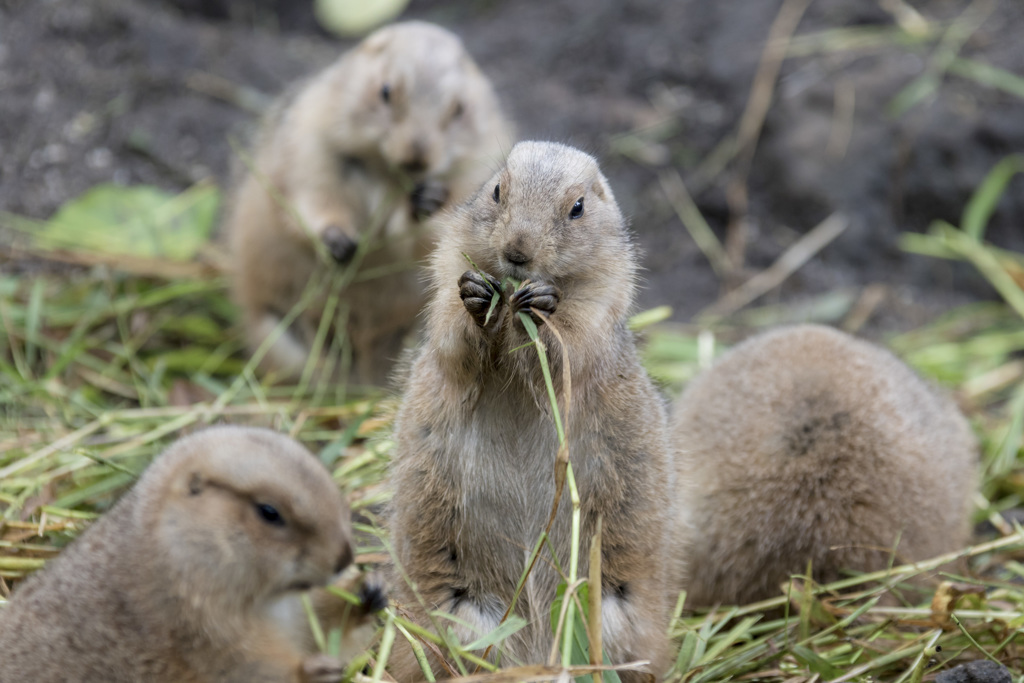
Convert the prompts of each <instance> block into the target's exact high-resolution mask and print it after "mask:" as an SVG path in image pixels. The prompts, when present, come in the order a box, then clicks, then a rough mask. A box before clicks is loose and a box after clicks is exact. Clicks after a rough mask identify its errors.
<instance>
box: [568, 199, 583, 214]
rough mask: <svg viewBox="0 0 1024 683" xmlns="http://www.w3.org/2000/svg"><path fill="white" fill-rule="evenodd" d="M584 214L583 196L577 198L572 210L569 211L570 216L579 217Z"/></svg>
mask: <svg viewBox="0 0 1024 683" xmlns="http://www.w3.org/2000/svg"><path fill="white" fill-rule="evenodd" d="M582 215H583V197H580V198H579V199H577V200H576V203H575V204H573V205H572V210H571V211H569V218H579V217H580V216H582Z"/></svg>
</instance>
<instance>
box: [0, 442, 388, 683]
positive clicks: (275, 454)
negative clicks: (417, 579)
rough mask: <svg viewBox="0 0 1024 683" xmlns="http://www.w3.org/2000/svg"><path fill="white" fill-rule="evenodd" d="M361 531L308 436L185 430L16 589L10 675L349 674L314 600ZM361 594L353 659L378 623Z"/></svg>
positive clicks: (2, 642)
mask: <svg viewBox="0 0 1024 683" xmlns="http://www.w3.org/2000/svg"><path fill="white" fill-rule="evenodd" d="M351 536H352V532H351V526H350V522H349V511H348V505H347V503H346V502H345V500H344V499H343V497H342V496H341V494H340V493H339V491H338V487H337V486H336V485H335V484H334V482H333V480H332V479H331V477H330V475H329V474H328V473H327V471H326V470H325V469H324V467H323V466H322V465H321V464H320V463H319V462H318V461H317V460H316V458H315V457H314V456H313V455H312V454H310V453H309V452H308V451H307V450H306V449H305V448H303V447H302V446H300V445H299V444H298V443H297V442H295V441H294V440H292V439H290V438H288V437H287V436H284V435H282V434H278V433H276V432H272V431H269V430H265V429H252V428H242V427H214V428H211V429H207V430H205V431H202V432H199V433H197V434H193V435H191V436H188V437H185V438H183V439H181V440H180V441H178V442H177V443H175V444H174V445H172V446H171V447H170V448H169V449H167V451H166V452H165V453H164V454H163V455H161V456H160V457H158V458H157V459H156V460H155V461H154V462H153V464H152V465H151V466H150V467H149V468H148V469H147V470H146V471H145V472H144V473H143V475H142V476H141V477H140V479H139V481H138V482H137V483H136V485H135V486H134V487H133V488H132V489H131V490H130V491H129V492H128V493H126V494H125V495H124V496H123V497H122V498H121V499H120V500H119V501H118V502H117V504H116V505H115V506H114V507H113V508H112V509H111V510H110V511H109V512H108V513H106V514H105V515H103V516H102V517H101V518H100V519H99V520H97V521H96V522H95V523H94V524H93V525H92V526H91V527H89V528H88V529H87V530H86V531H85V532H84V533H83V534H82V535H81V537H79V538H78V539H76V540H75V541H74V542H72V543H71V544H70V545H69V546H68V547H67V548H66V549H65V550H63V551H62V552H61V554H60V555H58V556H57V557H56V558H55V559H53V560H51V561H50V562H49V563H47V565H46V567H45V568H43V569H42V570H40V571H39V572H38V573H37V574H35V575H33V576H31V577H29V578H28V579H27V580H26V581H25V582H24V583H23V584H22V585H19V586H17V587H16V588H15V590H14V595H13V597H12V599H11V601H10V604H8V605H7V606H6V607H5V608H4V609H2V610H0V652H2V653H3V655H2V656H0V680H3V681H12V682H13V681H32V682H33V683H48V682H53V683H56V682H58V681H68V680H76V681H96V682H100V681H103V682H104V683H107V682H115V683H120V682H122V681H123V682H129V681H131V682H136V681H149V682H155V683H164V682H166V683H171V682H178V681H195V682H197V683H198V682H203V683H206V682H213V681H238V682H239V683H241V682H242V681H246V682H248V681H268V682H270V681H274V682H275V683H276V682H279V681H280V682H283V681H292V682H295V683H298V682H306V681H308V682H316V683H327V682H331V681H337V680H340V679H341V675H342V673H343V664H344V663H345V662H344V661H342V659H335V658H333V657H328V656H326V655H319V654H315V650H314V649H312V647H311V641H312V635H311V633H310V626H309V623H308V621H307V620H306V616H305V614H304V610H303V608H302V604H301V597H300V596H301V595H302V593H303V592H304V591H307V590H309V589H310V588H313V587H315V586H323V585H325V584H327V583H328V582H329V581H330V580H331V579H332V577H334V576H335V575H336V574H337V573H338V572H340V571H341V570H342V569H343V568H345V567H346V566H348V565H349V564H350V563H351V562H352V558H353V550H352V545H351ZM320 593H321V594H320V595H315V596H314V597H315V599H316V600H317V601H318V602H319V601H323V602H324V604H327V598H328V597H331V598H333V596H328V595H327V594H326V591H320ZM362 597H363V604H362V605H360V606H353V607H352V609H351V610H350V614H349V617H350V618H349V619H348V623H347V624H344V625H343V648H342V649H343V653H342V658H351V657H352V656H354V655H355V654H357V653H358V652H359V651H360V650H362V649H363V648H364V647H365V646H366V645H367V644H368V643H369V640H370V637H371V636H372V634H373V631H374V623H373V622H374V621H375V620H374V617H373V615H372V612H373V611H374V610H376V609H377V608H379V606H380V603H381V600H382V598H381V596H380V592H379V589H375V588H372V587H367V588H366V589H365V590H364V591H363V593H362Z"/></svg>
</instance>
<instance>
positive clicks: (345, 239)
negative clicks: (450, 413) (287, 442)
mask: <svg viewBox="0 0 1024 683" xmlns="http://www.w3.org/2000/svg"><path fill="white" fill-rule="evenodd" d="M511 137H512V132H511V126H510V125H509V124H508V123H507V121H506V120H505V118H504V116H503V115H502V113H501V109H500V107H499V103H498V100H497V97H496V96H495V94H494V91H493V89H492V88H491V85H490V83H489V82H488V80H487V78H486V77H485V76H484V75H483V74H482V73H481V71H480V69H479V68H478V67H477V66H476V64H475V63H474V62H473V60H472V58H471V57H470V56H469V54H468V53H467V52H466V50H465V48H464V47H463V45H462V42H461V41H460V40H459V39H458V37H456V36H455V35H454V34H452V33H451V32H449V31H447V30H445V29H443V28H441V27H440V26H435V25H433V24H428V23H425V22H419V21H410V22H404V23H398V24H394V25H391V26H387V27H385V28H382V29H380V30H378V31H376V32H374V33H373V34H371V35H370V36H368V37H367V38H366V39H364V40H363V41H362V42H361V43H359V44H358V45H357V46H355V47H354V48H352V49H351V50H349V51H347V52H346V53H345V54H343V55H342V56H341V57H340V58H339V59H338V60H337V61H336V62H335V63H334V64H332V65H330V66H328V67H327V68H326V69H324V70H323V71H321V72H320V73H319V74H317V75H315V76H314V77H312V78H311V79H309V80H308V81H307V82H305V83H304V84H302V85H301V87H298V88H297V89H295V91H294V92H292V93H289V94H287V95H285V96H284V97H283V98H282V99H281V100H280V101H279V102H278V103H277V104H276V105H275V106H274V107H273V108H272V110H271V113H270V114H269V115H268V117H267V119H266V121H265V122H264V125H263V131H262V134H261V135H260V136H259V137H258V140H257V142H256V145H255V151H254V152H253V154H252V159H251V168H250V169H249V172H248V173H247V174H246V175H245V178H244V180H243V181H242V183H241V184H240V186H239V187H238V188H237V190H236V192H235V195H234V197H233V201H232V206H231V208H230V210H229V212H228V217H227V223H226V230H227V233H228V236H229V240H230V247H231V251H232V253H233V291H234V298H235V300H236V301H237V302H238V304H239V305H240V306H241V308H242V309H243V313H244V324H245V330H246V337H247V340H248V343H249V345H250V347H251V348H252V349H253V350H255V349H256V348H257V347H258V346H259V345H260V344H262V343H263V342H264V340H266V339H267V337H268V336H269V335H270V334H271V333H272V332H273V331H274V330H275V328H277V326H278V325H280V324H281V321H282V319H284V318H285V317H286V316H287V315H288V313H289V311H291V310H292V308H293V307H294V306H296V305H297V304H298V303H299V301H300V299H302V295H303V292H304V291H305V289H306V287H307V286H309V283H310V280H311V279H315V280H316V281H317V282H319V283H321V284H320V291H316V292H314V293H313V294H312V295H311V296H310V298H309V299H308V300H307V304H308V305H307V307H306V308H305V310H303V311H302V312H301V313H300V314H299V315H298V317H297V318H296V319H295V320H294V322H292V324H291V325H290V326H289V327H288V329H287V330H286V331H285V332H284V333H283V334H282V335H281V336H280V337H278V338H277V340H276V341H275V342H274V343H273V344H272V345H271V346H270V347H269V350H268V352H267V354H266V356H265V357H264V359H263V363H262V368H263V369H264V370H272V371H274V372H275V373H276V374H278V375H279V376H284V377H296V376H298V375H299V373H300V372H301V371H302V369H303V368H304V367H305V365H306V362H307V359H308V358H309V356H310V353H311V349H312V348H313V344H314V339H315V337H316V335H317V330H318V327H319V325H320V323H321V318H322V316H323V315H324V311H325V307H326V306H327V301H328V295H329V294H336V295H338V297H339V303H338V306H337V308H336V309H335V311H336V313H335V316H334V318H332V320H331V321H330V323H329V325H330V326H329V328H328V329H329V332H328V334H327V337H326V341H327V343H328V344H329V343H330V342H331V340H332V339H333V338H335V337H338V336H339V335H345V337H346V339H347V343H348V346H349V349H350V350H351V353H352V358H351V363H352V367H351V375H350V376H351V378H352V379H353V380H354V381H356V382H358V383H362V384H375V385H381V384H384V383H385V382H386V379H387V376H388V373H389V371H390V369H391V367H392V364H393V361H394V360H395V358H396V357H397V356H398V355H399V353H400V351H401V349H402V347H403V343H404V341H405V339H406V338H407V337H408V336H409V334H410V331H411V330H412V329H413V327H414V322H415V318H416V315H417V313H418V312H419V310H420V308H421V306H422V304H423V302H424V292H423V286H422V283H421V282H420V278H421V275H420V272H419V269H418V268H417V263H418V261H420V260H421V259H423V258H424V257H425V256H426V254H427V253H428V252H429V250H430V248H431V247H432V246H433V243H434V239H435V235H434V226H433V222H432V221H431V220H430V218H431V216H433V215H434V214H435V213H436V212H437V211H438V210H440V209H441V208H443V207H447V206H452V205H456V204H458V203H461V202H462V201H463V200H464V199H466V198H467V197H468V196H469V195H470V194H471V193H472V192H473V191H475V190H476V188H477V187H478V186H479V184H480V183H481V182H482V181H483V180H485V179H486V178H487V177H489V176H490V175H491V173H492V172H493V168H494V167H495V166H496V165H497V164H498V163H499V162H500V160H501V158H502V156H503V154H504V152H505V151H506V150H507V149H508V146H509V144H510V140H511ZM360 242H364V243H365V244H364V246H363V247H362V248H359V247H358V245H359V244H360ZM317 243H319V245H318V244H317ZM346 270H352V271H353V272H352V273H349V274H348V275H346V276H344V277H341V279H340V280H339V274H340V273H342V272H345V271H346ZM314 273H315V274H316V276H315V278H314V277H313V274H314ZM339 282H340V285H339ZM339 286H340V287H341V289H340V290H339V289H338V287H339ZM325 348H326V347H325ZM334 361H335V362H336V364H337V362H338V359H334ZM321 367H322V363H321Z"/></svg>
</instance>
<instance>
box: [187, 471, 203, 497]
mask: <svg viewBox="0 0 1024 683" xmlns="http://www.w3.org/2000/svg"><path fill="white" fill-rule="evenodd" d="M202 492H203V475H201V474H199V473H198V472H192V473H191V474H189V475H188V493H189V495H190V496H198V495H199V494H200V493H202Z"/></svg>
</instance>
